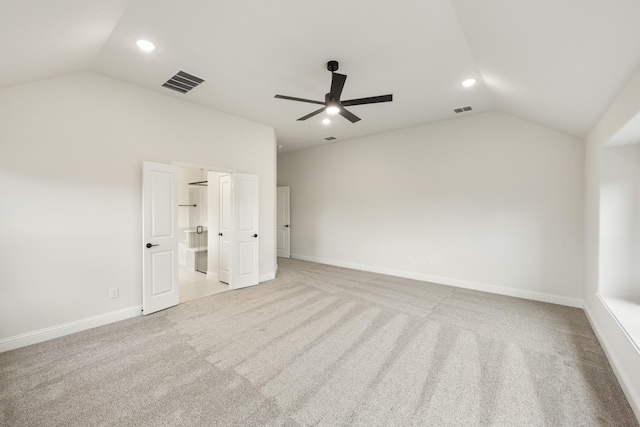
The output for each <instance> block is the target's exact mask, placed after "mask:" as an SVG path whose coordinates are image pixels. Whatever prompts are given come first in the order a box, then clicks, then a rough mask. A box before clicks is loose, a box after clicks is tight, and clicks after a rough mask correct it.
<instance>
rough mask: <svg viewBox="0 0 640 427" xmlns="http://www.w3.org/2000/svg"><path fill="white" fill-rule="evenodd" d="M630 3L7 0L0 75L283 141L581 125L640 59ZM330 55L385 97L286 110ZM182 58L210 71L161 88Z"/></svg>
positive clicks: (323, 76)
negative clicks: (120, 88) (189, 84)
mask: <svg viewBox="0 0 640 427" xmlns="http://www.w3.org/2000/svg"><path fill="white" fill-rule="evenodd" d="M639 16H640V2H639V1H637V0H611V1H607V2H604V1H601V0H564V1H557V0H556V1H552V0H522V1H513V0H489V1H482V2H480V1H477V0H397V1H394V2H389V1H386V0H385V1H382V0H325V1H323V2H306V1H300V0H272V1H268V2H267V1H256V0H251V1H250V0H235V1H212V0H181V1H180V2H175V1H169V0H130V1H126V0H119V1H114V0H111V1H109V2H103V1H97V0H61V1H56V2H50V1H46V0H30V1H19V0H5V1H3V2H1V3H0V58H2V60H1V62H2V66H1V67H0V86H7V85H12V84H19V83H23V82H27V81H31V80H36V79H41V78H46V77H52V76H55V75H60V74H66V73H70V72H75V71H83V70H90V71H93V72H96V73H100V74H103V75H106V76H110V77H114V78H116V79H120V80H122V81H125V82H129V83H132V84H135V85H138V86H142V87H145V88H148V89H151V90H154V91H157V92H160V93H164V94H166V95H168V96H172V97H175V98H178V99H184V100H187V101H190V102H194V103H197V104H201V105H205V106H209V107H212V108H215V109H218V110H221V111H225V112H228V113H230V114H234V115H237V116H241V117H244V118H247V119H250V120H253V121H256V122H259V123H263V124H266V125H270V126H273V127H274V128H275V129H276V133H277V136H278V143H279V144H281V145H283V146H284V147H283V150H282V151H289V150H293V149H299V148H304V147H309V146H312V145H318V144H322V143H325V140H324V138H325V137H328V136H335V137H336V138H337V141H342V140H346V139H350V138H354V137H358V136H364V135H370V134H374V133H379V132H385V131H388V130H392V129H398V128H403V127H408V126H415V125H419V124H423V123H427V122H432V121H436V120H443V119H448V118H454V117H459V116H461V115H464V114H473V112H481V111H487V110H493V109H495V110H500V111H503V112H506V113H509V114H513V115H515V116H518V117H521V118H524V119H527V120H531V121H533V122H537V123H540V124H543V125H546V126H548V127H551V128H553V129H557V130H559V131H562V132H566V133H569V134H571V135H575V136H579V137H584V136H585V135H586V134H587V133H588V132H589V130H590V129H591V127H592V126H593V125H594V124H595V122H596V120H597V119H598V118H599V117H600V115H601V114H602V112H603V111H604V110H605V108H606V107H607V106H608V104H609V103H610V102H611V101H612V100H613V98H614V96H615V95H616V94H617V93H618V91H619V90H620V89H621V88H622V86H623V85H624V84H625V83H626V81H627V80H628V78H629V77H630V76H631V75H632V73H633V72H634V71H636V70H637V69H638V67H640V26H638V25H637V18H638V17H639ZM140 38H143V39H148V40H150V41H152V42H153V43H155V44H156V46H157V49H156V50H155V51H153V52H151V53H144V52H142V51H140V50H139V49H138V48H137V47H136V45H135V43H134V42H135V40H136V39H140ZM332 59H335V60H338V61H339V62H340V69H339V72H340V73H343V74H346V75H347V76H348V78H347V82H346V85H345V88H344V92H343V96H342V99H351V98H361V97H367V96H374V95H383V94H387V93H393V95H394V101H393V102H391V103H384V104H374V105H363V106H355V107H351V108H350V110H351V111H352V112H353V113H355V114H356V115H358V116H360V117H361V118H362V121H360V122H357V123H355V124H352V123H350V122H348V121H347V120H345V119H344V118H342V117H339V116H337V117H332V123H331V124H330V125H329V126H324V125H322V123H321V120H322V118H324V117H326V116H325V114H320V115H318V116H316V117H313V118H311V119H309V120H307V121H304V122H298V121H296V119H297V118H299V117H301V116H304V115H306V114H308V113H310V112H311V111H313V110H315V109H316V107H317V106H314V105H312V104H305V103H297V102H292V101H284V100H279V99H275V98H274V95H275V94H282V95H289V96H295V97H301V98H310V99H316V100H323V99H324V94H325V93H326V92H328V90H329V86H330V81H331V74H330V73H329V72H328V71H327V70H326V62H327V61H329V60H332ZM178 70H184V71H186V72H189V73H191V74H194V75H196V76H198V77H201V78H203V79H205V80H206V82H205V83H204V84H202V85H201V86H198V87H197V88H196V89H194V90H193V91H192V92H190V93H188V94H186V95H183V94H179V93H176V92H173V91H170V90H168V89H166V88H163V87H162V86H161V85H162V83H164V82H165V81H166V80H167V79H168V78H170V77H171V76H172V75H174V74H175V73H176V71H178ZM467 77H474V78H476V79H478V84H476V85H475V86H474V87H472V88H470V89H465V88H463V87H462V86H461V85H460V82H461V81H462V80H464V79H465V78H467ZM467 105H470V106H472V107H473V112H469V113H462V114H456V113H454V112H453V110H454V109H455V108H458V107H463V106H467Z"/></svg>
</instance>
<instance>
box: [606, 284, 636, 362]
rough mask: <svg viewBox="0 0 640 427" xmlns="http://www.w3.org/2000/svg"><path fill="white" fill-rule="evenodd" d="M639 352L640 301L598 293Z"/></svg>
mask: <svg viewBox="0 0 640 427" xmlns="http://www.w3.org/2000/svg"><path fill="white" fill-rule="evenodd" d="M598 296H599V297H600V299H601V300H602V302H603V303H604V304H605V305H606V306H607V308H608V309H609V311H610V312H611V314H613V316H614V317H615V318H616V320H617V321H618V323H619V324H620V326H621V327H622V329H624V331H625V332H626V334H627V336H628V337H629V338H630V339H631V341H632V342H633V344H634V345H635V347H636V350H637V351H638V352H639V353H640V302H638V301H632V300H630V299H625V298H620V297H611V296H606V295H601V294H598Z"/></svg>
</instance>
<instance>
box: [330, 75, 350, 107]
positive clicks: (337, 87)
mask: <svg viewBox="0 0 640 427" xmlns="http://www.w3.org/2000/svg"><path fill="white" fill-rule="evenodd" d="M346 81H347V76H345V75H344V74H338V73H331V90H330V91H329V96H330V97H331V99H335V100H336V101H339V100H340V95H342V89H343V88H344V82H346Z"/></svg>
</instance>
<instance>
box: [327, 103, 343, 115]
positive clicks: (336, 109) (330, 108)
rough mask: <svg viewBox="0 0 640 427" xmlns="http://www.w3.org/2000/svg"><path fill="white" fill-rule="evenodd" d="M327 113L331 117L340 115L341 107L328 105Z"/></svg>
mask: <svg viewBox="0 0 640 427" xmlns="http://www.w3.org/2000/svg"><path fill="white" fill-rule="evenodd" d="M325 111H326V112H327V114H331V115H334V114H338V113H339V112H340V107H338V106H337V105H336V104H329V105H327V108H326V109H325Z"/></svg>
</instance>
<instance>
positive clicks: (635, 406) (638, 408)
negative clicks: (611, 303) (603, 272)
mask: <svg viewBox="0 0 640 427" xmlns="http://www.w3.org/2000/svg"><path fill="white" fill-rule="evenodd" d="M598 298H599V303H600V304H602V305H603V307H604V309H605V310H606V312H607V313H608V314H609V315H610V316H611V318H612V320H613V321H614V322H615V323H616V324H617V325H618V327H620V329H621V331H622V333H624V334H625V336H626V337H627V338H628V339H629V340H630V341H631V338H630V337H629V336H628V335H627V334H626V332H625V330H624V328H623V327H622V325H620V324H619V322H618V320H617V319H616V317H615V316H614V315H613V313H611V310H609V307H607V304H605V303H604V301H602V298H601V297H600V295H598ZM584 312H585V314H586V315H587V319H589V323H591V328H592V329H593V331H594V332H595V334H596V337H597V338H598V341H600V345H601V346H602V349H603V350H604V353H605V354H606V355H607V359H609V364H610V365H611V368H612V369H613V372H614V373H615V375H616V377H617V378H618V383H620V387H621V388H622V391H623V392H624V394H625V396H627V400H628V401H629V405H630V406H631V409H632V410H633V412H634V414H635V415H636V418H637V419H638V421H639V422H640V396H638V393H637V392H636V390H635V389H634V387H633V386H632V385H631V381H630V380H629V378H628V377H627V375H625V373H624V371H625V370H624V367H623V365H622V364H621V363H620V359H619V358H618V357H617V356H616V352H615V351H614V348H613V346H612V345H611V342H610V341H609V339H607V337H606V335H605V334H604V333H603V332H602V328H601V327H600V325H599V324H598V323H597V322H596V321H595V317H594V316H593V313H592V310H591V308H590V307H589V305H588V304H585V305H584ZM631 345H632V346H633V347H634V348H635V349H636V351H637V347H636V346H635V344H633V342H631ZM632 369H637V366H634V367H633V368H632Z"/></svg>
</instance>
